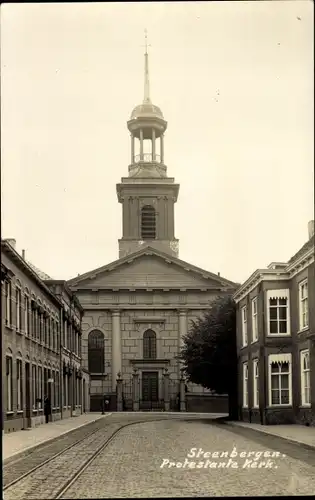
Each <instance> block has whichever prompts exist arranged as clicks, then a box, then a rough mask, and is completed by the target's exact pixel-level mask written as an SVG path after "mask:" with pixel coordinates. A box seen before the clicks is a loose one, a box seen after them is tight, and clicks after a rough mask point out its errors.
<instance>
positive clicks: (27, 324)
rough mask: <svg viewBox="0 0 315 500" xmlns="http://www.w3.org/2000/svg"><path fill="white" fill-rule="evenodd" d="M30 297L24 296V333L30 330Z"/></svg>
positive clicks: (27, 333)
mask: <svg viewBox="0 0 315 500" xmlns="http://www.w3.org/2000/svg"><path fill="white" fill-rule="evenodd" d="M29 307H30V299H29V297H28V295H25V297H24V325H25V326H24V328H25V333H26V335H29V332H30V315H29Z"/></svg>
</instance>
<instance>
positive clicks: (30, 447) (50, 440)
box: [2, 413, 111, 465]
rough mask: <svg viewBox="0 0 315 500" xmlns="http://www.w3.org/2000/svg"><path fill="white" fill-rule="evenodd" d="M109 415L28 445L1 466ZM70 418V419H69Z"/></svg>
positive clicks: (6, 459)
mask: <svg viewBox="0 0 315 500" xmlns="http://www.w3.org/2000/svg"><path fill="white" fill-rule="evenodd" d="M110 415H111V413H106V414H105V415H102V416H100V417H99V418H95V419H94V420H91V421H90V422H85V423H84V424H80V425H78V426H77V427H75V428H73V429H67V430H66V431H63V432H61V433H60V434H58V436H52V437H50V438H48V439H46V440H45V441H42V442H41V443H38V444H35V445H30V446H28V447H27V448H24V450H21V451H16V452H15V453H13V454H12V455H11V456H10V457H7V458H5V459H4V460H3V462H2V464H3V465H8V464H9V463H11V462H14V461H15V460H20V459H21V458H26V457H27V456H28V455H30V454H31V453H33V451H35V450H36V451H38V450H40V449H41V448H43V447H44V446H46V444H47V443H51V442H52V441H54V440H56V439H59V438H60V437H61V436H64V435H65V434H71V433H72V432H74V431H77V430H78V429H80V428H81V427H84V426H86V425H90V424H94V423H95V422H98V420H101V418H106V417H109V416H110ZM69 418H72V417H69Z"/></svg>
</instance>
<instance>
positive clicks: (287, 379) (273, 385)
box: [269, 354, 292, 406]
mask: <svg viewBox="0 0 315 500" xmlns="http://www.w3.org/2000/svg"><path fill="white" fill-rule="evenodd" d="M269 388H270V390H269V404H270V405H271V406H281V405H284V406H288V405H291V404H292V373H291V354H273V355H270V356H269Z"/></svg>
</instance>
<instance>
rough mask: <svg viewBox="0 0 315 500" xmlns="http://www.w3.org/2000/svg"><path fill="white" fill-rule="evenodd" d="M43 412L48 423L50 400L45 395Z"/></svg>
mask: <svg viewBox="0 0 315 500" xmlns="http://www.w3.org/2000/svg"><path fill="white" fill-rule="evenodd" d="M44 413H45V419H46V424H48V422H49V415H50V413H51V407H50V400H49V398H48V396H45V398H44Z"/></svg>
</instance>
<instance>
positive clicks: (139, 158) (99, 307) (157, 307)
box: [68, 49, 237, 412]
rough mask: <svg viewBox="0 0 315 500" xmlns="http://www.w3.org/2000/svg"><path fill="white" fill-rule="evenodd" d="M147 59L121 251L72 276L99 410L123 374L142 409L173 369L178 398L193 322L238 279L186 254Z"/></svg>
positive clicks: (153, 404)
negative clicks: (180, 241)
mask: <svg viewBox="0 0 315 500" xmlns="http://www.w3.org/2000/svg"><path fill="white" fill-rule="evenodd" d="M144 59H145V72H144V73H145V83H144V99H143V103H142V104H140V105H138V106H136V107H135V108H134V110H133V111H132V113H131V116H130V119H129V121H128V122H127V126H128V130H129V132H130V138H131V157H130V165H129V167H128V176H127V177H123V178H122V179H121V182H120V183H119V184H117V198H118V202H119V203H121V205H122V228H123V229H122V237H121V239H120V240H119V258H118V260H116V261H115V262H112V263H110V264H107V265H104V266H103V267H101V268H99V269H94V270H92V271H90V272H87V273H85V274H83V275H80V276H78V277H76V278H74V279H71V280H70V281H68V285H69V286H70V288H71V290H72V291H74V292H75V294H76V295H77V297H78V299H79V301H80V303H81V305H82V307H83V309H84V316H83V320H82V359H83V366H84V367H85V368H86V369H88V370H89V372H90V376H91V386H90V409H91V411H93V410H94V411H98V410H99V409H100V407H101V405H102V404H103V403H102V402H104V401H106V404H107V405H108V406H107V408H108V409H115V404H116V403H115V397H116V389H117V379H118V380H119V381H120V382H121V383H122V394H123V401H124V408H125V409H132V401H133V398H134V390H135V385H134V383H133V382H134V380H137V381H138V384H139V385H138V387H139V391H138V396H139V409H140V410H141V409H154V408H156V409H162V402H163V400H164V397H165V384H164V382H165V378H166V377H167V379H168V381H169V385H168V387H169V397H170V401H171V408H172V404H173V407H174V404H175V401H176V398H178V394H179V380H180V378H181V364H180V362H179V361H178V359H177V356H178V354H179V352H180V348H181V345H182V339H183V336H184V335H185V334H186V333H187V332H188V330H189V327H190V322H191V321H192V320H195V319H197V318H198V317H200V316H201V315H202V314H203V313H204V312H205V311H206V310H207V309H209V306H210V304H211V302H212V301H213V300H214V299H215V298H216V297H217V296H219V295H225V294H232V293H234V291H235V290H236V288H237V285H236V284H235V283H233V282H231V281H229V280H227V279H224V278H223V277H221V276H219V275H217V274H214V273H211V272H208V271H205V270H203V269H200V268H198V267H196V266H194V265H192V264H189V263H187V262H184V261H182V260H180V259H179V247H178V239H177V238H176V237H175V203H176V202H177V199H178V194H179V184H177V183H176V182H175V179H174V178H173V177H170V176H169V175H168V172H167V166H166V155H165V149H164V146H165V145H164V137H165V132H166V129H167V122H166V120H165V119H164V116H163V113H162V111H161V109H160V108H159V107H157V106H155V105H153V103H152V101H151V98H150V91H149V69H148V52H147V49H146V50H145V55H144ZM186 391H187V394H186V409H187V410H190V411H197V410H201V409H202V408H201V406H202V405H203V403H201V401H204V402H205V401H208V403H209V401H210V399H211V404H212V407H211V408H210V411H211V410H212V411H223V412H224V411H227V410H226V407H225V403H226V400H225V402H224V405H223V406H224V408H223V407H222V404H221V402H222V401H223V400H222V399H220V397H219V396H216V395H211V392H209V391H207V390H205V389H203V388H202V387H199V386H195V385H194V384H187V386H186ZM215 398H217V399H216V403H215V408H214V407H213V404H214V403H213V402H214V401H215ZM200 405H201V406H200ZM220 405H221V406H220ZM206 406H207V407H208V409H209V404H207V405H206ZM203 407H205V406H204V405H203ZM174 408H175V407H174Z"/></svg>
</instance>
